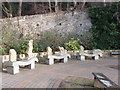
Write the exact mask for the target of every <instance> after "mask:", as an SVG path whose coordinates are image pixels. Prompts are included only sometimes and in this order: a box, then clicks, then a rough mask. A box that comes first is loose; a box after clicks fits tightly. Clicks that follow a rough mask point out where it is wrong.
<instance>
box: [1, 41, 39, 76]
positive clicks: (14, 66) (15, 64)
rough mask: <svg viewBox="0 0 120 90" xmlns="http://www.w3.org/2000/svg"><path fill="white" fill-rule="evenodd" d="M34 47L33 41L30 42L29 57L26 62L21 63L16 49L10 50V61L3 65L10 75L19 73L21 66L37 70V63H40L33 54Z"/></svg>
mask: <svg viewBox="0 0 120 90" xmlns="http://www.w3.org/2000/svg"><path fill="white" fill-rule="evenodd" d="M32 45H33V40H30V41H29V47H28V49H27V54H28V57H26V58H23V59H24V60H21V61H17V53H16V51H15V50H14V49H10V50H9V61H6V62H4V63H3V65H4V66H5V67H6V68H7V72H8V73H11V74H16V73H19V66H26V65H29V67H30V69H34V68H35V62H38V59H37V58H36V56H34V54H33V53H32V50H33V46H32ZM23 55H24V54H23ZM36 55H37V54H36ZM24 57H25V56H24Z"/></svg>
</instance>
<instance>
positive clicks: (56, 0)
mask: <svg viewBox="0 0 120 90" xmlns="http://www.w3.org/2000/svg"><path fill="white" fill-rule="evenodd" d="M55 12H58V0H55Z"/></svg>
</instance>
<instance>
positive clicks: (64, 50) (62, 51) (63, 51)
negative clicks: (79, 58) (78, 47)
mask: <svg viewBox="0 0 120 90" xmlns="http://www.w3.org/2000/svg"><path fill="white" fill-rule="evenodd" d="M58 48H59V50H60V54H61V55H67V57H68V58H71V55H70V54H68V53H67V50H66V49H64V47H60V46H59V47H58Z"/></svg>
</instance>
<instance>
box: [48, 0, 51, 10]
mask: <svg viewBox="0 0 120 90" xmlns="http://www.w3.org/2000/svg"><path fill="white" fill-rule="evenodd" d="M48 2H49V10H50V12H52V9H51V1H50V0H48Z"/></svg>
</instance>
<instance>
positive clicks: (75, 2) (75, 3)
mask: <svg viewBox="0 0 120 90" xmlns="http://www.w3.org/2000/svg"><path fill="white" fill-rule="evenodd" d="M76 5H77V1H76V0H74V8H76Z"/></svg>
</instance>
